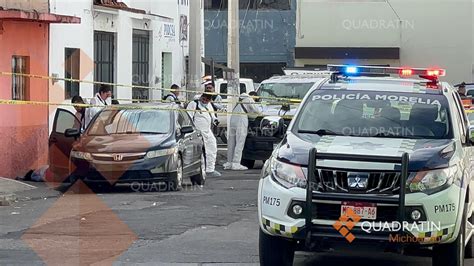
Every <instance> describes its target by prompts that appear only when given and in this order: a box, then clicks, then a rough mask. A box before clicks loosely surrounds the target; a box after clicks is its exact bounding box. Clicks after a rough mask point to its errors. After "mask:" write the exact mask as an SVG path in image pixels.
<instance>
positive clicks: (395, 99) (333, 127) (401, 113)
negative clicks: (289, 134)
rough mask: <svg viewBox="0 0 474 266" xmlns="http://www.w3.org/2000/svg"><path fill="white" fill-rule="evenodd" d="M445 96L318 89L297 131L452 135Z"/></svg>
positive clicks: (356, 134)
mask: <svg viewBox="0 0 474 266" xmlns="http://www.w3.org/2000/svg"><path fill="white" fill-rule="evenodd" d="M448 110H449V108H448V101H447V99H446V97H445V96H443V95H432V94H415V93H413V94H407V93H396V92H374V91H370V92H369V91H334V90H317V91H315V92H314V93H313V94H312V95H311V96H310V97H309V98H308V100H307V101H306V103H305V104H304V106H303V108H302V110H301V112H300V114H299V115H298V117H297V118H296V121H295V126H294V127H293V129H292V131H293V133H295V134H317V135H329V134H330V135H342V136H359V137H387V138H415V139H416V138H428V139H444V138H451V136H452V133H451V123H450V116H449V111H448Z"/></svg>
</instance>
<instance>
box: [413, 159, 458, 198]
mask: <svg viewBox="0 0 474 266" xmlns="http://www.w3.org/2000/svg"><path fill="white" fill-rule="evenodd" d="M458 171H459V168H458V167H457V166H456V165H455V166H452V167H449V168H445V169H439V170H432V171H422V172H418V173H417V174H416V175H415V176H414V177H413V179H412V180H410V181H409V189H410V192H423V193H426V194H433V193H436V192H439V191H442V190H444V189H446V188H448V187H449V186H451V185H452V184H453V182H454V179H455V177H456V176H457V175H458V174H459V173H458Z"/></svg>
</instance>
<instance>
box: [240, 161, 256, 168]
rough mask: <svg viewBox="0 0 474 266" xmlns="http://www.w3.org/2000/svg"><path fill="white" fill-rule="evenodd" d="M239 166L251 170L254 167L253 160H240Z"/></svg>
mask: <svg viewBox="0 0 474 266" xmlns="http://www.w3.org/2000/svg"><path fill="white" fill-rule="evenodd" d="M240 164H241V165H243V166H245V167H247V168H248V169H252V168H253V167H254V166H255V160H247V159H242V160H240Z"/></svg>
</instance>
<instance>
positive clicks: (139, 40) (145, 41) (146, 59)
mask: <svg viewBox="0 0 474 266" xmlns="http://www.w3.org/2000/svg"><path fill="white" fill-rule="evenodd" d="M132 51H133V58H132V68H133V73H132V74H133V76H132V82H133V85H137V86H146V87H148V86H149V85H150V81H149V79H150V34H149V32H148V31H143V30H134V31H133V47H132ZM149 92H150V91H149V89H144V88H133V90H132V97H133V99H142V100H148V99H149V98H150V93H149Z"/></svg>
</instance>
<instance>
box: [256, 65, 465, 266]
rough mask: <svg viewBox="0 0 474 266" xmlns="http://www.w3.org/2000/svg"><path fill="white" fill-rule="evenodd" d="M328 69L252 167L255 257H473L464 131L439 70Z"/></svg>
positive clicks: (445, 264)
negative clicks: (265, 156)
mask: <svg viewBox="0 0 474 266" xmlns="http://www.w3.org/2000/svg"><path fill="white" fill-rule="evenodd" d="M329 69H330V70H331V71H332V72H333V74H332V75H331V77H330V78H327V79H325V80H324V81H323V82H319V83H318V85H317V86H315V87H313V88H312V89H311V90H310V91H309V92H308V94H307V95H306V97H305V98H304V100H303V102H302V104H301V106H300V108H299V110H298V112H297V113H296V115H295V117H294V119H293V120H292V122H291V124H290V126H289V128H288V131H287V133H286V135H285V137H284V139H283V140H282V142H281V143H280V144H279V145H278V146H277V147H276V149H275V150H274V152H273V154H272V156H271V158H270V159H269V160H267V162H266V163H265V165H264V167H263V169H262V175H261V179H260V184H259V189H258V214H259V219H258V220H259V225H260V235H259V237H260V241H259V245H260V247H259V250H260V264H261V265H293V258H294V254H295V251H316V252H327V251H331V252H338V251H339V252H347V250H349V249H350V250H352V251H353V252H359V251H361V250H369V249H370V251H371V252H377V251H379V252H395V253H401V254H404V253H410V254H412V255H420V254H426V251H431V254H432V265H433V266H449V265H453V266H454V265H455V266H461V265H464V262H465V259H469V258H473V256H474V237H473V236H474V228H473V227H472V225H473V224H474V200H473V199H474V190H473V188H474V175H473V171H472V169H473V168H474V164H473V162H474V161H473V159H472V158H473V152H474V150H473V145H474V138H473V137H472V136H473V135H472V134H473V133H474V131H473V130H472V129H471V130H470V129H469V128H468V125H469V123H468V120H467V118H466V114H465V111H464V110H463V108H462V102H461V98H460V96H459V94H458V93H457V92H456V91H455V90H454V89H453V87H452V86H451V85H449V84H448V83H446V82H441V81H439V79H438V76H440V75H441V76H442V75H444V73H445V71H444V70H442V69H439V70H438V69H422V68H415V69H406V68H393V67H372V66H337V65H336V66H331V65H330V66H329ZM374 73H376V74H377V76H375V74H374ZM390 75H392V76H390ZM414 75H417V76H419V78H415V77H412V76H414ZM400 76H401V77H400ZM368 248H369V249H368ZM466 262H467V261H466Z"/></svg>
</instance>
